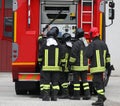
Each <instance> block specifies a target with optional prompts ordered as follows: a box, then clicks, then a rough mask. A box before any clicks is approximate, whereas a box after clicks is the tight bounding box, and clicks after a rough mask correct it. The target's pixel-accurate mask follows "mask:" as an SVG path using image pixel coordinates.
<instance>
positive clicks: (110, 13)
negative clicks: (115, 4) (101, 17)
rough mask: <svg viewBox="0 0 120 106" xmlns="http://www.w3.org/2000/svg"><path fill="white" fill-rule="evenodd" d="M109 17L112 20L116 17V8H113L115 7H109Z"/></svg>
mask: <svg viewBox="0 0 120 106" xmlns="http://www.w3.org/2000/svg"><path fill="white" fill-rule="evenodd" d="M109 19H110V20H113V19H114V9H113V8H110V9H109Z"/></svg>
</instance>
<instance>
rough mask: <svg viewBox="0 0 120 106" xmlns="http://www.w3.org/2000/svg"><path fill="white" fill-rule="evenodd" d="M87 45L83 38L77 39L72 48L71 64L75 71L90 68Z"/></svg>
mask: <svg viewBox="0 0 120 106" xmlns="http://www.w3.org/2000/svg"><path fill="white" fill-rule="evenodd" d="M85 51H86V47H85V44H84V43H83V41H82V40H80V39H79V40H77V41H76V42H75V43H74V44H73V47H72V49H71V55H70V60H69V64H70V65H71V70H73V71H86V70H88V59H87V57H86V56H85Z"/></svg>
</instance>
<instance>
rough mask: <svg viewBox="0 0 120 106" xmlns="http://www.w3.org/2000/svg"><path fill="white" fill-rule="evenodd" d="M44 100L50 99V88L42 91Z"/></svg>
mask: <svg viewBox="0 0 120 106" xmlns="http://www.w3.org/2000/svg"><path fill="white" fill-rule="evenodd" d="M42 100H43V101H50V91H49V90H43V91H42Z"/></svg>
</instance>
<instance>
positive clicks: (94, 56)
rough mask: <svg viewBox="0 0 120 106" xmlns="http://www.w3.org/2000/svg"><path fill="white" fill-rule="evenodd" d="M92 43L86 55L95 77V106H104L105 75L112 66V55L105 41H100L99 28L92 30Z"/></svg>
mask: <svg viewBox="0 0 120 106" xmlns="http://www.w3.org/2000/svg"><path fill="white" fill-rule="evenodd" d="M90 37H91V38H92V42H91V43H90V44H89V46H88V47H87V52H86V55H87V57H88V58H89V59H90V72H91V74H92V75H93V85H94V88H95V90H96V91H97V94H98V100H97V101H96V102H94V103H92V105H93V106H104V101H105V100H106V97H105V91H104V81H103V73H104V72H105V70H106V68H107V67H109V66H110V54H109V51H108V47H107V45H106V44H105V42H104V41H102V40H100V35H99V32H98V28H97V27H93V28H91V30H90Z"/></svg>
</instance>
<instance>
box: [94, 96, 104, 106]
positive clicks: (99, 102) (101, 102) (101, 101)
mask: <svg viewBox="0 0 120 106" xmlns="http://www.w3.org/2000/svg"><path fill="white" fill-rule="evenodd" d="M105 100H106V97H105V96H102V95H98V100H97V101H96V102H94V103H92V106H104V102H105Z"/></svg>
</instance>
